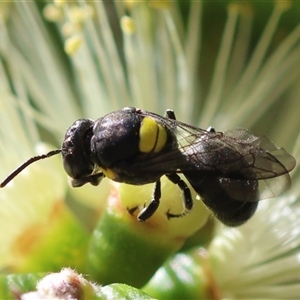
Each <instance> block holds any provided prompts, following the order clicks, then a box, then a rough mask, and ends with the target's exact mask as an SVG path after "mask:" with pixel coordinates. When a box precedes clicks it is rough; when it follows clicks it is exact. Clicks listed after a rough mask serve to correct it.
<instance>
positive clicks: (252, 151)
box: [177, 124, 296, 180]
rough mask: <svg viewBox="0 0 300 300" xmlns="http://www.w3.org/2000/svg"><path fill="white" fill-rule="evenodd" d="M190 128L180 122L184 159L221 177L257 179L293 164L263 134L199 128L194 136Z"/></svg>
mask: <svg viewBox="0 0 300 300" xmlns="http://www.w3.org/2000/svg"><path fill="white" fill-rule="evenodd" d="M187 130H189V131H190V133H189V134H187V133H186V131H187ZM191 130H192V131H194V130H195V129H194V128H189V127H188V128H185V126H182V124H180V126H179V127H178V130H177V133H178V143H179V148H181V152H182V153H183V154H184V155H185V157H186V159H187V160H188V161H190V162H191V163H192V164H193V165H194V166H196V167H197V168H198V169H199V170H203V171H211V172H215V173H216V175H219V176H220V177H224V178H231V179H253V180H257V179H258V180H259V179H268V178H273V177H277V176H281V175H283V174H286V173H288V172H290V171H291V170H292V169H293V168H294V167H295V164H296V162H295V159H294V157H293V156H291V155H290V154H288V153H287V152H286V151H285V150H284V149H283V148H278V147H277V146H275V145H274V144H273V143H272V142H271V141H270V140H269V139H268V138H267V137H266V136H262V137H257V136H255V135H254V134H253V133H251V132H250V131H249V130H246V129H234V130H230V131H227V132H224V133H220V132H207V131H203V130H202V131H201V134H200V135H198V138H196V137H195V134H196V133H195V134H194V135H193V134H191V133H192V132H191ZM182 171H184V170H182Z"/></svg>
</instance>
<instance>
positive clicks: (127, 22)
mask: <svg viewBox="0 0 300 300" xmlns="http://www.w3.org/2000/svg"><path fill="white" fill-rule="evenodd" d="M121 28H122V30H123V32H124V33H126V34H133V33H135V31H136V25H135V22H134V20H133V19H132V18H130V17H128V16H123V17H122V18H121Z"/></svg>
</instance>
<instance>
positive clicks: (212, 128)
mask: <svg viewBox="0 0 300 300" xmlns="http://www.w3.org/2000/svg"><path fill="white" fill-rule="evenodd" d="M206 131H208V132H213V133H215V132H216V130H215V128H214V127H211V126H209V127H208V128H207V129H206Z"/></svg>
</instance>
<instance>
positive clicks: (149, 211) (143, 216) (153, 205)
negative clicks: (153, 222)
mask: <svg viewBox="0 0 300 300" xmlns="http://www.w3.org/2000/svg"><path fill="white" fill-rule="evenodd" d="M160 197H161V185H160V179H158V180H157V181H156V182H155V185H154V190H153V195H152V199H151V201H150V203H149V205H148V206H146V207H144V208H143V209H142V210H141V211H140V213H139V214H138V216H137V218H138V220H139V221H140V222H144V221H146V220H147V219H149V218H150V217H151V216H152V215H153V214H154V213H155V212H156V210H157V208H158V206H159V203H160V201H159V200H160Z"/></svg>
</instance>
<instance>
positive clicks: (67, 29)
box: [61, 22, 78, 38]
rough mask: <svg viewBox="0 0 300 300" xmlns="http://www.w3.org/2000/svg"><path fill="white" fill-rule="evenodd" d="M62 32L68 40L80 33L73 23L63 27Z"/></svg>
mask: <svg viewBox="0 0 300 300" xmlns="http://www.w3.org/2000/svg"><path fill="white" fill-rule="evenodd" d="M61 32H62V34H63V36H64V37H66V38H68V37H70V36H72V35H74V34H75V33H77V32H78V27H75V26H74V24H73V23H70V22H67V23H65V24H64V25H63V26H62V28H61Z"/></svg>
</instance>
